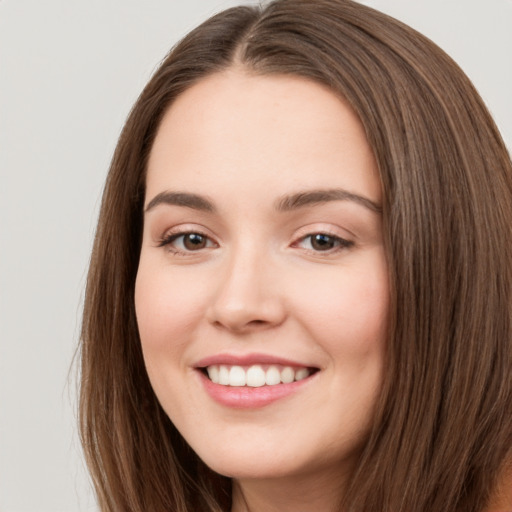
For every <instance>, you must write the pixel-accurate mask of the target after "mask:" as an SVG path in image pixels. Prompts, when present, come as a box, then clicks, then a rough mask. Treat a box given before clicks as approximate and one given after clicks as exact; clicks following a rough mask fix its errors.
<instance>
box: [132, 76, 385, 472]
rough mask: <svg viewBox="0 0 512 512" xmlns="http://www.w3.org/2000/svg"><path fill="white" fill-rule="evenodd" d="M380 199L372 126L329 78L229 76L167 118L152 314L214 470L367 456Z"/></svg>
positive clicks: (152, 182)
mask: <svg viewBox="0 0 512 512" xmlns="http://www.w3.org/2000/svg"><path fill="white" fill-rule="evenodd" d="M380 201H381V188H380V183H379V179H378V174H377V170H376V164H375V161H374V157H373V155H372V152H371V150H370V147H369V146H368V143H367V141H366V138H365V134H364V131H363V128H362V126H361V124H360V122H359V121H358V119H357V117H356V116H355V114H354V113H353V112H352V110H351V109H350V108H348V107H347V105H346V104H345V103H344V102H342V101H341V100H340V99H339V98H338V97H337V96H335V95H334V94H333V93H332V92H330V91H329V90H328V89H326V88H324V87H323V86H320V85H317V84H315V83H312V82H310V81H307V80H305V79H301V78H298V77H291V76H272V77H271V76H254V75H250V74H247V73H244V72H243V71H241V70H229V71H226V72H222V73H218V74H215V75H213V76H210V77H208V78H206V79H203V80H202V81H200V82H199V83H198V84H196V85H195V86H193V87H192V88H190V89H189V90H187V91H186V92H185V93H184V94H182V95H181V96H180V97H179V98H178V99H177V100H176V101H175V103H174V104H173V105H172V107H171V108H170V109H169V110H168V112H167V113H166V115H165V117H164V119H163V122H162V124H161V126H160V128H159V130H158V133H157V136H156V140H155V142H154V146H153V148H152V151H151V154H150V158H149V164H148V174H147V192H146V202H145V215H144V236H143V243H142V250H141V255H140V266H139V270H138V274H137V282H136V291H135V305H136V312H137V321H138V325H139V330H140V337H141V342H142V349H143V353H144V359H145V363H146V367H147V371H148V374H149V378H150V380H151V383H152V385H153V388H154V390H155V393H156V395H157V397H158V399H159V400H160V403H161V404H162V407H163V408H164V409H165V411H166V412H167V414H168V415H169V417H170V419H171V420H172V422H173V423H174V424H175V426H176V427H177V428H178V430H179V431H180V432H181V434H182V435H183V437H184V438H185V439H186V440H187V441H188V443H189V444H190V445H191V447H192V448H193V449H194V450H195V451H196V453H197V454H198V455H199V456H200V457H201V458H202V459H203V460H204V461H205V462H206V464H207V465H209V466H210V467H211V468H213V469H214V470H215V471H217V472H219V473H221V474H224V475H227V476H232V477H235V478H238V479H241V480H243V479H254V478H256V479H258V478H266V479H268V478H277V477H283V476H288V477H290V476H291V477H293V476H304V475H306V474H307V475H309V474H321V473H326V474H329V473H332V474H333V475H334V474H339V471H340V470H344V469H347V468H350V467H351V464H352V463H353V460H354V457H355V456H357V454H358V452H359V450H360V448H361V443H362V442H363V440H364V437H365V434H366V433H367V431H368V428H369V424H370V422H371V416H372V409H373V405H374V403H375V400H376V397H377V395H378V393H379V386H380V384H381V381H382V374H383V354H384V349H385V347H384V345H385V331H386V319H387V313H388V279H387V267H386V258H385V254H384V248H383V240H382V225H381V216H380V213H379V204H380ZM208 373H209V374H210V377H208Z"/></svg>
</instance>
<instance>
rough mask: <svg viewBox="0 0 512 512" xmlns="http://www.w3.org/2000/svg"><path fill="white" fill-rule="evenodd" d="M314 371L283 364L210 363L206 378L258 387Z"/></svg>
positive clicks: (239, 385) (224, 384)
mask: <svg viewBox="0 0 512 512" xmlns="http://www.w3.org/2000/svg"><path fill="white" fill-rule="evenodd" d="M313 372H314V369H311V368H305V367H301V368H294V367H291V366H283V365H277V364H273V365H259V364H254V365H251V366H239V365H216V364H214V365H210V366H208V367H206V373H207V375H208V378H209V379H210V380H211V381H212V382H213V383H214V384H220V385H221V386H237V387H244V386H247V387H252V388H259V387H262V386H277V385H280V384H290V383H292V382H295V381H299V380H303V379H306V378H307V377H309V376H310V375H311V374H312V373H313Z"/></svg>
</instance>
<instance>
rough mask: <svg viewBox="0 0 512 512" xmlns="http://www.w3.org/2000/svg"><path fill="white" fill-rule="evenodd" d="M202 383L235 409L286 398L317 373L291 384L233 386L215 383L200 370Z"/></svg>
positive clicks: (212, 395) (257, 406)
mask: <svg viewBox="0 0 512 512" xmlns="http://www.w3.org/2000/svg"><path fill="white" fill-rule="evenodd" d="M197 373H198V375H199V378H200V380H201V384H202V385H203V387H204V389H205V391H206V392H207V393H208V395H210V397H211V398H212V399H213V400H215V401H216V402H217V403H219V404H221V405H224V406H226V407H231V408H233V409H257V408H259V407H264V406H266V405H270V404H271V403H273V402H275V401H277V400H280V399H282V398H286V397H288V396H290V395H292V394H294V393H296V392H298V391H299V390H300V389H301V388H302V387H303V386H306V385H308V384H309V383H310V382H311V380H312V379H314V378H315V376H316V373H315V374H313V375H311V376H309V377H307V378H305V379H303V380H298V381H295V382H291V383H290V384H277V385H275V386H261V387H259V388H251V387H245V386H244V387H233V386H222V385H220V384H214V383H213V382H212V381H211V380H210V379H209V378H208V377H207V376H206V375H204V373H203V372H201V371H198V372H197Z"/></svg>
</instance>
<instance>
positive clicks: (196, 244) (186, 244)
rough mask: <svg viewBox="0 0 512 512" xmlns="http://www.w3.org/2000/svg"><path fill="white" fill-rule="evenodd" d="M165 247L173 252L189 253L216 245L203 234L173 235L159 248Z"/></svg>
mask: <svg viewBox="0 0 512 512" xmlns="http://www.w3.org/2000/svg"><path fill="white" fill-rule="evenodd" d="M164 246H167V247H169V249H170V250H171V251H173V252H178V253H180V252H181V253H187V252H194V251H200V250H201V249H209V248H211V247H215V243H214V242H213V241H212V240H211V239H210V238H209V237H207V236H206V235H203V234H202V233H195V232H190V233H174V234H173V233H171V234H169V235H168V236H166V237H164V238H163V239H162V240H161V242H160V243H159V247H164Z"/></svg>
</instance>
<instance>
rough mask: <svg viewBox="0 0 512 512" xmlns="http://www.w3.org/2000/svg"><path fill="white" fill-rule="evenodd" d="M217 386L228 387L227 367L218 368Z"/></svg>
mask: <svg viewBox="0 0 512 512" xmlns="http://www.w3.org/2000/svg"><path fill="white" fill-rule="evenodd" d="M219 384H222V385H223V386H229V368H228V367H227V366H223V365H221V366H220V367H219Z"/></svg>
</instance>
